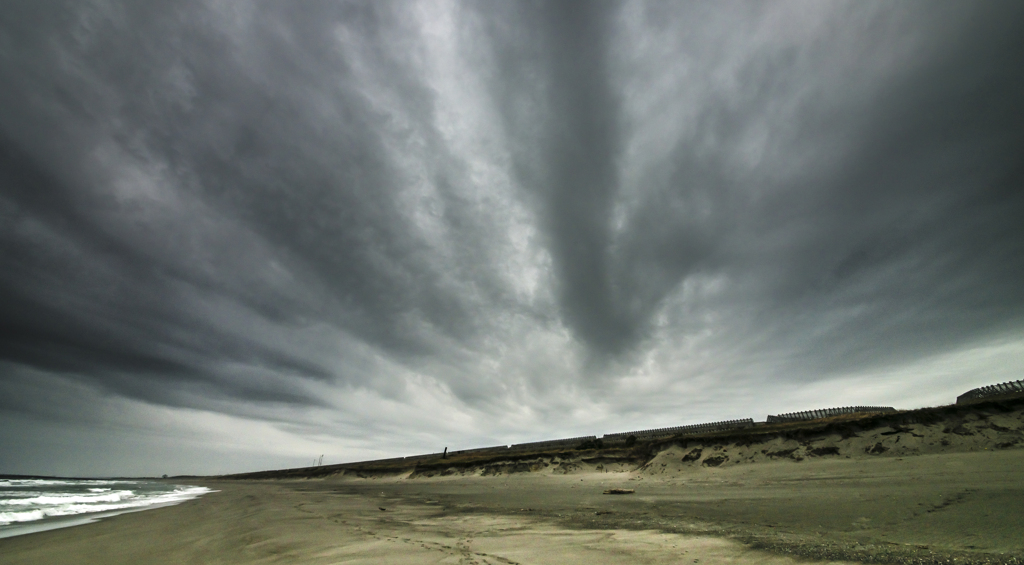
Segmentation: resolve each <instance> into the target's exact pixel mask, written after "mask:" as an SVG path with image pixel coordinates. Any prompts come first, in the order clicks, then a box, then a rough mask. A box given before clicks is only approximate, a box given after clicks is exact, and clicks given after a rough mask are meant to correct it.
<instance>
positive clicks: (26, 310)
mask: <svg viewBox="0 0 1024 565" xmlns="http://www.w3.org/2000/svg"><path fill="white" fill-rule="evenodd" d="M1022 69H1024V3H1021V2H1018V1H1006V2H996V1H991V2H969V1H964V2H940V1H927V2H912V1H903V2H868V1H861V0H858V1H855V2H838V1H833V2H822V1H808V2H726V1H722V2H717V1H716V2H653V1H652V2H597V1H593V2H591V1H587V2H575V3H574V2H534V1H531V2H527V1H519V2H511V1H510V2H483V1H482V2H448V1H413V0H410V1H401V2H394V3H389V2H380V1H373V2H369V1H367V2H343V1H330V2H328V1H323V2H316V1H305V2H276V1H265V2H233V1H222V0H209V1H202V0H195V1H193V0H181V1H176V0H168V1H161V2H117V1H107V0H95V1H89V0H74V1H67V2H58V1H46V2H39V1H35V0H25V1H14V2H7V3H5V5H4V9H3V10H2V11H0V85H2V86H0V250H2V253H0V298H2V300H0V473H40V474H76V475H110V474H139V473H175V474H176V473H213V472H228V471H244V470H255V469H264V468H274V467H285V466H301V465H307V464H310V463H311V462H312V461H313V458H314V457H318V456H319V455H320V454H325V457H324V460H325V462H331V463H333V462H341V461H353V460H362V459H369V458H377V457H386V456H395V455H410V454H417V453H426V452H433V451H439V450H441V449H442V448H444V447H446V446H447V447H449V448H450V449H464V448H469V447H479V446H486V445H494V444H498V443H513V442H521V441H532V440H541V439H551V438H557V437H567V436H576V435H591V434H594V435H602V434H604V433H611V432H619V431H626V430H632V429H641V428H648V427H663V426H673V425H682V424H689V423H698V422H704V421H712V420H722V419H731V418H744V417H752V418H755V419H759V420H763V419H764V417H765V415H767V414H769V413H780V412H788V411H793V410H802V409H811V408H823V407H829V406H845V405H854V404H871V405H892V406H897V407H904V408H910V407H918V406H926V405H935V404H942V403H949V402H952V401H953V399H954V398H955V397H956V395H957V394H960V393H962V392H964V391H965V390H967V389H970V388H973V387H975V386H979V385H984V384H989V383H993V382H999V381H1005V380H1010V379H1019V378H1022V376H1024V71H1022Z"/></svg>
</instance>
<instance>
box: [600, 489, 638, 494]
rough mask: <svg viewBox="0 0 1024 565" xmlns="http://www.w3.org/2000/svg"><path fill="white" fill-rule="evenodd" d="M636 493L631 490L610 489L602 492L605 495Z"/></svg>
mask: <svg viewBox="0 0 1024 565" xmlns="http://www.w3.org/2000/svg"><path fill="white" fill-rule="evenodd" d="M634 492H636V491H635V490H633V489H631V488H610V489H608V490H606V491H604V493H605V494H633V493H634Z"/></svg>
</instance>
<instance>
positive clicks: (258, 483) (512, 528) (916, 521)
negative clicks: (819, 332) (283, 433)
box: [0, 400, 1024, 565]
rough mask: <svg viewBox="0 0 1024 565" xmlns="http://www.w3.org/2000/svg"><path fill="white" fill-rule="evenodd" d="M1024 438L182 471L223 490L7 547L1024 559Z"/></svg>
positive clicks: (994, 425) (962, 412)
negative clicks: (228, 472)
mask: <svg viewBox="0 0 1024 565" xmlns="http://www.w3.org/2000/svg"><path fill="white" fill-rule="evenodd" d="M1022 444H1024V401H1022V400H1013V401H1008V402H993V403H987V404H979V405H974V406H966V407H940V408H936V409H925V410H919V411H911V412H904V413H897V414H886V415H875V416H856V417H854V416H850V417H843V418H838V419H832V420H826V421H822V422H809V423H807V424H799V425H788V424H787V425H785V426H780V427H775V428H772V427H763V428H757V429H751V430H746V431H743V432H741V433H732V432H730V433H725V434H709V435H705V436H702V437H696V438H694V437H690V438H686V437H680V438H674V439H669V440H658V441H651V442H646V443H644V442H637V443H636V445H634V446H631V447H629V448H614V449H612V448H602V449H585V450H562V451H549V452H537V453H524V454H519V455H517V456H514V457H510V456H507V455H505V456H502V457H499V458H491V459H486V458H480V457H479V456H453V457H450V458H446V459H440V458H438V459H436V460H417V461H416V462H414V463H395V462H393V461H392V462H387V463H386V464H382V463H379V462H378V463H374V462H365V463H359V464H349V465H338V466H333V467H331V466H328V467H312V468H307V469H289V470H282V471H267V472H260V473H254V474H250V475H237V476H232V477H222V478H217V479H211V478H188V479H183V478H177V479H175V482H176V483H188V484H195V485H200V486H207V487H210V488H212V489H215V490H216V492H213V493H210V494H207V495H204V496H202V497H201V498H198V499H195V500H190V501H187V502H184V503H182V504H179V505H176V506H170V507H165V508H160V509H155V510H149V511H144V512H137V513H132V514H124V515H120V516H114V517H110V518H107V519H103V520H101V521H99V522H96V523H92V524H86V525H82V526H76V527H71V528H65V529H60V530H51V531H46V532H39V533H33V534H28V535H23V536H17V537H11V538H6V539H0V563H2V564H6V563H11V564H14V563H18V564H27V565H31V564H51V563H68V562H74V563H81V564H92V563H95V564H117V563H126V564H127V563H133V564H137V563H175V564H179V563H325V564H326V563H424V564H428V563H429V564H434V563H438V564H440V563H463V564H492V565H494V564H506V565H507V564H526V563H551V564H554V563H559V564H563V563H587V564H602V563H731V564H741V563H779V564H782V563H798V562H800V563H807V562H813V563H843V562H866V563H960V564H964V563H1024V535H1022V534H1024V512H1021V509H1022V508H1024V448H1022ZM612 489H621V490H625V491H632V492H630V493H629V494H621V495H613V494H605V492H606V491H608V490H612Z"/></svg>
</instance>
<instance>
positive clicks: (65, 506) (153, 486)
mask: <svg viewBox="0 0 1024 565" xmlns="http://www.w3.org/2000/svg"><path fill="white" fill-rule="evenodd" d="M102 484H107V485H115V484H116V485H117V489H116V490H115V489H113V488H111V487H99V486H94V485H102ZM208 492H210V489H208V488H206V487H195V486H184V485H170V484H166V483H159V482H155V481H97V480H89V481H60V480H49V479H46V480H35V479H6V480H3V481H0V537H4V533H5V532H4V531H3V530H4V529H5V527H7V528H12V527H14V526H15V525H18V524H25V523H31V522H38V521H45V520H47V519H48V518H57V517H61V516H79V515H89V514H97V513H110V512H118V511H130V510H138V509H145V508H146V507H150V506H157V505H160V506H163V505H167V504H176V503H178V502H182V501H185V500H188V499H191V498H196V497H198V496H201V495H203V494H205V493H208ZM8 533H10V532H8Z"/></svg>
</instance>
